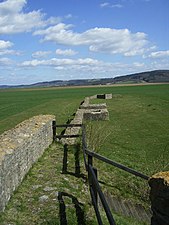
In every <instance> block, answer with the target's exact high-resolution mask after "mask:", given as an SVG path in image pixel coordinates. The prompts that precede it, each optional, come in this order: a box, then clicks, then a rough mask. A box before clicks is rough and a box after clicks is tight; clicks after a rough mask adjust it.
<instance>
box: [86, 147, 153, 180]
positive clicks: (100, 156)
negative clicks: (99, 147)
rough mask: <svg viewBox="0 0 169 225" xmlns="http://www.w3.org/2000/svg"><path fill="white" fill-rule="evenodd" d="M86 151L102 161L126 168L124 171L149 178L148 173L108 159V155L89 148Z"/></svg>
mask: <svg viewBox="0 0 169 225" xmlns="http://www.w3.org/2000/svg"><path fill="white" fill-rule="evenodd" d="M85 152H86V154H87V155H90V156H92V157H94V158H96V159H99V160H101V161H102V162H105V163H108V164H110V165H112V166H115V167H117V168H119V169H121V170H124V171H126V172H128V173H131V174H133V175H135V176H137V177H140V178H142V179H145V180H148V179H149V177H148V176H147V175H144V174H142V173H140V172H138V171H136V170H133V169H131V168H129V167H127V166H124V165H123V164H120V163H117V162H114V161H112V160H110V159H108V158H106V157H104V156H102V155H99V154H97V153H95V152H91V151H89V150H87V149H86V151H85Z"/></svg>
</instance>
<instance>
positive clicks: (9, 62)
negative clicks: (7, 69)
mask: <svg viewBox="0 0 169 225" xmlns="http://www.w3.org/2000/svg"><path fill="white" fill-rule="evenodd" d="M12 64H13V61H12V60H11V59H9V58H0V66H10V65H12Z"/></svg>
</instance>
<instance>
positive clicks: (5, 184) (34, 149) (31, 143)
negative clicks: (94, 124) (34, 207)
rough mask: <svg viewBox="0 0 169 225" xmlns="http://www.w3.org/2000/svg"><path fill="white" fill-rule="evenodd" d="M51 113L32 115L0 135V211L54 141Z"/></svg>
mask: <svg viewBox="0 0 169 225" xmlns="http://www.w3.org/2000/svg"><path fill="white" fill-rule="evenodd" d="M54 119H55V117H54V116H52V115H40V116H35V117H33V118H31V119H29V120H25V121H24V122H22V123H20V124H19V125H17V126H16V127H15V128H14V129H11V130H9V131H7V132H5V133H3V134H2V135H0V211H3V210H4V209H5V205H6V204H7V202H8V201H9V199H10V197H11V195H12V193H13V191H14V190H15V189H16V188H17V187H18V185H19V184H20V183H21V181H22V180H23V178H24V176H25V175H26V173H27V172H28V171H29V169H30V168H31V166H32V165H33V163H35V162H36V161H37V159H38V158H39V157H40V156H41V155H42V154H43V152H44V150H45V149H46V148H47V147H48V146H49V145H50V144H51V143H52V141H53V130H52V121H53V120H54Z"/></svg>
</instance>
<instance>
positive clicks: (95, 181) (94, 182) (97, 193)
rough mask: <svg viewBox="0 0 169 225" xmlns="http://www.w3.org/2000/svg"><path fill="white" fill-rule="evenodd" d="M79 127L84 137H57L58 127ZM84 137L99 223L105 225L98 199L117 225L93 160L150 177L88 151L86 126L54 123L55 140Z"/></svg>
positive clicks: (86, 161)
mask: <svg viewBox="0 0 169 225" xmlns="http://www.w3.org/2000/svg"><path fill="white" fill-rule="evenodd" d="M75 126H76V127H77V126H80V127H82V135H79V134H78V135H64V134H63V135H56V127H75ZM79 136H82V151H83V158H84V164H85V168H86V171H87V172H88V182H89V190H90V195H91V199H92V204H93V207H94V210H95V213H96V217H97V221H98V224H99V225H103V224H104V223H103V221H102V218H101V214H100V211H99V207H98V197H99V198H100V201H101V203H102V205H103V208H104V210H105V213H106V216H107V219H108V221H109V224H110V225H115V224H116V223H115V220H114V218H113V215H112V213H111V210H110V208H109V205H108V203H107V201H106V198H105V196H104V194H103V192H102V190H101V187H100V184H99V181H98V178H97V169H96V168H95V167H94V166H93V158H96V159H98V160H100V161H102V162H104V163H107V164H109V165H112V166H114V167H117V168H119V169H121V170H124V171H126V172H128V173H131V174H133V175H135V176H137V177H140V178H142V179H144V180H148V179H149V177H148V176H146V175H145V174H142V173H140V172H138V171H136V170H133V169H131V168H129V167H126V166H124V165H122V164H119V163H117V162H114V161H112V160H110V159H108V158H106V157H104V156H101V155H99V154H97V153H95V152H92V151H90V150H89V149H88V146H87V142H86V129H85V125H84V124H63V125H56V122H55V121H54V122H53V140H54V141H56V139H57V138H67V137H68V138H74V137H79Z"/></svg>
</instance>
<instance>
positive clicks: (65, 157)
mask: <svg viewBox="0 0 169 225" xmlns="http://www.w3.org/2000/svg"><path fill="white" fill-rule="evenodd" d="M74 149H75V153H74V159H75V172H74V173H73V172H69V171H68V168H67V160H68V145H67V144H64V146H63V150H64V151H63V166H62V173H63V174H70V175H72V176H75V177H79V178H80V177H81V178H83V179H86V176H85V175H84V174H83V173H81V172H80V145H79V144H76V145H74Z"/></svg>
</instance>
